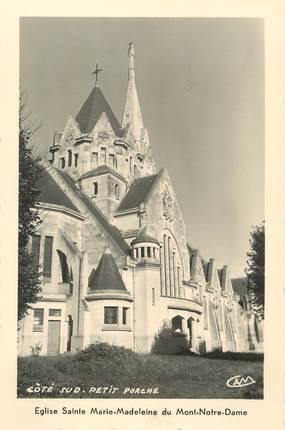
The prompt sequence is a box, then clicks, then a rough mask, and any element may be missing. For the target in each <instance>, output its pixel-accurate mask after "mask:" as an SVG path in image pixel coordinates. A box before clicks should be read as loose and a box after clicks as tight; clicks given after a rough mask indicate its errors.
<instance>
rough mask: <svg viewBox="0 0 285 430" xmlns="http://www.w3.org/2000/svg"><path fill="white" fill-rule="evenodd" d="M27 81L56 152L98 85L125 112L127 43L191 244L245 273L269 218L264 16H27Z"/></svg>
mask: <svg viewBox="0 0 285 430" xmlns="http://www.w3.org/2000/svg"><path fill="white" fill-rule="evenodd" d="M20 37H21V87H22V89H25V91H26V92H27V94H28V98H29V109H30V110H31V111H32V114H33V117H34V118H35V119H36V120H38V121H41V122H42V127H41V129H40V130H39V131H38V132H37V134H36V136H35V138H34V144H35V145H36V146H37V147H38V148H39V149H40V150H41V151H45V152H46V151H47V149H48V147H49V146H50V145H51V143H52V137H53V131H54V129H56V130H59V131H60V130H63V128H64V126H65V124H66V120H67V118H68V116H69V115H70V114H71V115H74V116H75V115H76V114H77V112H78V111H79V109H80V107H81V105H82V104H83V102H84V101H85V99H86V98H87V96H88V94H89V92H90V91H91V89H92V87H93V82H94V78H93V76H91V75H90V73H91V72H92V71H93V70H94V66H95V62H96V60H97V61H98V62H99V64H100V66H101V67H102V68H103V69H104V70H103V72H102V73H100V75H99V78H100V80H99V82H100V87H101V89H102V91H103V93H104V95H105V97H106V99H107V100H108V102H109V103H110V105H111V107H112V109H113V111H114V113H115V115H116V116H117V118H118V120H119V121H120V120H121V115H122V110H123V104H124V99H125V93H126V86H127V62H128V58H127V49H128V43H129V42H130V41H132V42H134V45H135V51H136V83H137V89H138V93H139V98H140V103H141V109H142V114H143V119H144V124H145V126H146V127H147V129H148V132H149V136H150V141H151V146H152V151H153V155H154V158H155V161H156V163H157V166H158V168H160V167H165V168H166V169H167V170H168V172H169V174H170V176H171V179H172V183H173V186H174V189H175V190H176V196H177V199H178V201H179V203H180V207H181V210H182V212H183V215H184V220H185V223H186V226H187V229H188V236H189V240H190V242H191V244H192V245H193V246H194V247H197V248H199V249H200V251H201V254H202V256H204V257H205V258H211V257H214V258H216V261H217V263H218V264H219V265H223V264H229V266H230V272H231V275H232V276H243V274H244V268H245V266H246V252H247V251H248V248H249V234H250V231H251V226H252V225H255V224H260V223H261V221H262V220H263V219H264V51H263V48H264V47H263V20H261V19H250V18H246V19H244V18H241V19H240V18H234V19H232V18H220V19H216V18H210V19H208V18H191V19H179V18H177V19H172V18H171V19H167V18H161V19H157V18H155V19H144V18H140V19H134V18H125V19H122V18H113V19H111V18H108V19H105V18H104V19H103V18H96V19H95V18H24V19H22V20H21V33H20Z"/></svg>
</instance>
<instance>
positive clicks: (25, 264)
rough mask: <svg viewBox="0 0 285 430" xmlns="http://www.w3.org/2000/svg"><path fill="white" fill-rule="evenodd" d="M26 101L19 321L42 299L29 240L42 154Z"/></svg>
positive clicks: (21, 124) (33, 229)
mask: <svg viewBox="0 0 285 430" xmlns="http://www.w3.org/2000/svg"><path fill="white" fill-rule="evenodd" d="M27 118H28V116H27V115H26V114H25V111H24V104H23V102H22V101H21V100H20V115H19V226H18V247H19V253H18V321H20V320H21V319H22V318H23V317H24V316H25V315H26V314H27V312H28V310H29V309H30V308H31V304H33V303H35V302H37V301H38V294H39V292H40V273H39V271H38V268H37V267H35V265H34V264H33V259H32V255H31V254H30V253H29V251H28V243H29V240H30V238H31V236H32V235H33V234H35V232H36V229H37V227H38V224H39V222H40V219H39V213H38V211H37V210H36V205H37V203H38V197H39V194H40V190H39V187H38V184H39V179H40V175H41V171H42V168H41V166H40V159H39V157H37V156H35V155H34V154H33V151H32V148H31V147H30V138H31V136H32V134H33V133H34V130H32V129H31V124H30V123H29V121H28V120H27Z"/></svg>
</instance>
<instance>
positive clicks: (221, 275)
mask: <svg viewBox="0 0 285 430" xmlns="http://www.w3.org/2000/svg"><path fill="white" fill-rule="evenodd" d="M217 273H218V278H219V281H220V284H221V287H222V286H223V285H222V280H223V269H218V270H217Z"/></svg>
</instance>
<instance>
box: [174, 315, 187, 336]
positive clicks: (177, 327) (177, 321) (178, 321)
mask: <svg viewBox="0 0 285 430" xmlns="http://www.w3.org/2000/svg"><path fill="white" fill-rule="evenodd" d="M183 319H184V318H183V317H181V316H180V315H177V316H176V317H174V318H172V320H171V326H172V330H173V332H174V333H182V331H183V327H182V320H183Z"/></svg>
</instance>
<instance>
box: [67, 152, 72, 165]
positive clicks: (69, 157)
mask: <svg viewBox="0 0 285 430" xmlns="http://www.w3.org/2000/svg"><path fill="white" fill-rule="evenodd" d="M71 165H72V151H71V149H69V150H68V167H71Z"/></svg>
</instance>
